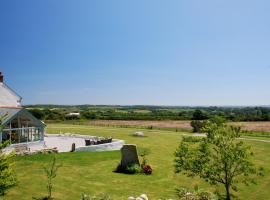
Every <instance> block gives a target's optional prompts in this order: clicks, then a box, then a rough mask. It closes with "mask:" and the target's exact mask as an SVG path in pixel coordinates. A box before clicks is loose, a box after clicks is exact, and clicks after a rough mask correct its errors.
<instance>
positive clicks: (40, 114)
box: [29, 109, 45, 120]
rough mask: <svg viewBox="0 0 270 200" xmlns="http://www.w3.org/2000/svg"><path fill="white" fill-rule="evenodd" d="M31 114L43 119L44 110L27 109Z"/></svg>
mask: <svg viewBox="0 0 270 200" xmlns="http://www.w3.org/2000/svg"><path fill="white" fill-rule="evenodd" d="M29 111H30V112H31V113H32V115H34V116H35V117H36V118H37V119H40V120H43V119H45V112H43V111H42V110H40V109H31V110H29Z"/></svg>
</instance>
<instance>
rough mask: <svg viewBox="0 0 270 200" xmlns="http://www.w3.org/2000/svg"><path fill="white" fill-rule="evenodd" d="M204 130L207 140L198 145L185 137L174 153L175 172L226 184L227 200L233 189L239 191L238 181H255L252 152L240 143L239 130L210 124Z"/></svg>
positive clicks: (200, 141) (203, 139)
mask: <svg viewBox="0 0 270 200" xmlns="http://www.w3.org/2000/svg"><path fill="white" fill-rule="evenodd" d="M204 131H205V132H206V133H207V137H205V138H202V139H201V140H199V142H196V140H190V139H188V138H183V140H182V142H181V143H180V146H179V147H178V149H177V151H176V153H175V156H176V158H175V172H176V173H180V172H183V173H184V174H186V175H188V176H199V177H200V178H202V179H204V180H205V181H207V182H209V183H210V184H213V185H215V184H222V185H224V187H225V190H226V199H227V200H230V198H231V192H230V190H231V189H233V190H235V191H237V184H238V183H239V182H242V183H245V184H248V183H251V182H252V181H253V179H252V177H251V176H250V175H251V174H255V173H256V172H257V170H256V168H255V166H254V165H253V163H252V162H251V161H250V156H252V155H253V153H252V152H251V151H250V147H249V146H246V145H244V143H243V141H239V140H237V138H239V137H240V128H236V127H231V126H227V125H224V124H217V123H210V122H208V123H207V125H206V126H205V129H204Z"/></svg>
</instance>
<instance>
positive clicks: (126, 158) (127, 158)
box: [121, 144, 140, 168]
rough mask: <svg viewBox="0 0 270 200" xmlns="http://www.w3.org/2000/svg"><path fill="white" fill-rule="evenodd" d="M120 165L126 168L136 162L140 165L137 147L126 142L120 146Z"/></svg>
mask: <svg viewBox="0 0 270 200" xmlns="http://www.w3.org/2000/svg"><path fill="white" fill-rule="evenodd" d="M121 154H122V159H121V166H122V167H123V168H126V167H127V166H129V165H134V164H138V165H140V162H139V158H138V153H137V147H136V145H134V144H126V145H124V146H123V147H122V148H121Z"/></svg>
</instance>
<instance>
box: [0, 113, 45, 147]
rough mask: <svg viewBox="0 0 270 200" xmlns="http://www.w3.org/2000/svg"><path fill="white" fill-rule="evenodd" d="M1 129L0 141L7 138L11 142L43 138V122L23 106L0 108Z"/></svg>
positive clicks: (40, 139)
mask: <svg viewBox="0 0 270 200" xmlns="http://www.w3.org/2000/svg"><path fill="white" fill-rule="evenodd" d="M0 116H1V117H2V122H1V124H2V131H1V130H0V143H1V142H5V141H7V140H9V141H10V142H11V144H18V143H28V142H34V141H43V140H44V129H45V124H44V123H43V122H41V121H40V120H38V119H36V118H35V117H34V116H33V115H32V114H31V113H29V112H28V111H27V110H26V109H24V108H0Z"/></svg>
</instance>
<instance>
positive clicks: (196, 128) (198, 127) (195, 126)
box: [190, 120, 206, 133]
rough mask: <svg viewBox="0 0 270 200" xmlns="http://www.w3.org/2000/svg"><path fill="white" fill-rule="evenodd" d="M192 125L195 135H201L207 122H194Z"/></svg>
mask: <svg viewBox="0 0 270 200" xmlns="http://www.w3.org/2000/svg"><path fill="white" fill-rule="evenodd" d="M190 125H191V126H192V128H193V132H194V133H200V132H201V130H202V129H203V127H204V126H205V125H206V121H204V120H192V121H191V123H190Z"/></svg>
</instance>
